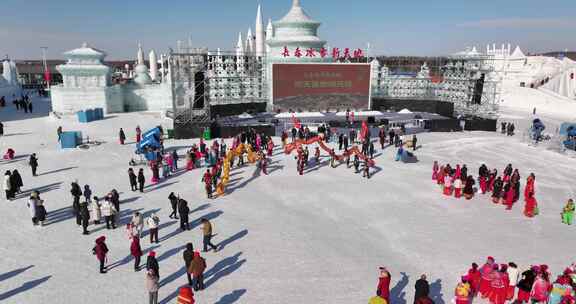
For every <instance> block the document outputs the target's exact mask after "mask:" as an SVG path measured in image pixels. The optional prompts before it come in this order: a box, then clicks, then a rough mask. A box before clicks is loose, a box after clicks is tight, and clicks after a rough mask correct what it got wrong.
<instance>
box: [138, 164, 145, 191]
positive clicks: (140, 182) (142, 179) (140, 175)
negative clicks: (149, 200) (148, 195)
mask: <svg viewBox="0 0 576 304" xmlns="http://www.w3.org/2000/svg"><path fill="white" fill-rule="evenodd" d="M144 182H146V178H145V177H144V169H142V168H140V170H138V188H139V190H140V192H144Z"/></svg>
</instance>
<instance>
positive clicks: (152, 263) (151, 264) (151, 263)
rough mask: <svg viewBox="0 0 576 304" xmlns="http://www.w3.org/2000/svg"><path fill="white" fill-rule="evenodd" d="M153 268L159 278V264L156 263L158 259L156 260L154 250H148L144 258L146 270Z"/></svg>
mask: <svg viewBox="0 0 576 304" xmlns="http://www.w3.org/2000/svg"><path fill="white" fill-rule="evenodd" d="M150 269H153V270H154V273H156V275H158V278H160V266H159V265H158V260H156V252H154V251H150V253H149V254H148V258H147V259H146V271H148V270H150Z"/></svg>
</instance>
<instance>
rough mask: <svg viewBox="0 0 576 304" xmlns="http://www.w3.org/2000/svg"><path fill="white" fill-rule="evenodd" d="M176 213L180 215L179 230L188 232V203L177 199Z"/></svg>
mask: <svg viewBox="0 0 576 304" xmlns="http://www.w3.org/2000/svg"><path fill="white" fill-rule="evenodd" d="M178 213H180V229H182V230H183V231H184V230H190V224H189V223H188V213H190V209H189V208H188V202H187V201H185V200H183V199H179V200H178Z"/></svg>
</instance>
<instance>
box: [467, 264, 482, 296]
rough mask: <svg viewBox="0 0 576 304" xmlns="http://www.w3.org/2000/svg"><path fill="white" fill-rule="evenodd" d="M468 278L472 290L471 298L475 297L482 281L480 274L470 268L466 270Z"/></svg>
mask: <svg viewBox="0 0 576 304" xmlns="http://www.w3.org/2000/svg"><path fill="white" fill-rule="evenodd" d="M468 278H469V279H470V287H471V288H472V296H474V297H475V296H476V294H478V290H479V289H480V281H481V280H482V274H481V273H480V271H478V269H474V268H470V270H468Z"/></svg>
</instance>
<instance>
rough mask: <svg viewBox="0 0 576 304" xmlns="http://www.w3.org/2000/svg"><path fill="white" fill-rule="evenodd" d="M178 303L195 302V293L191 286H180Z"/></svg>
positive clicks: (192, 303)
mask: <svg viewBox="0 0 576 304" xmlns="http://www.w3.org/2000/svg"><path fill="white" fill-rule="evenodd" d="M176 303H177V304H194V303H195V302H194V293H193V292H192V288H190V286H184V287H180V291H179V292H178V301H177V302H176Z"/></svg>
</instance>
